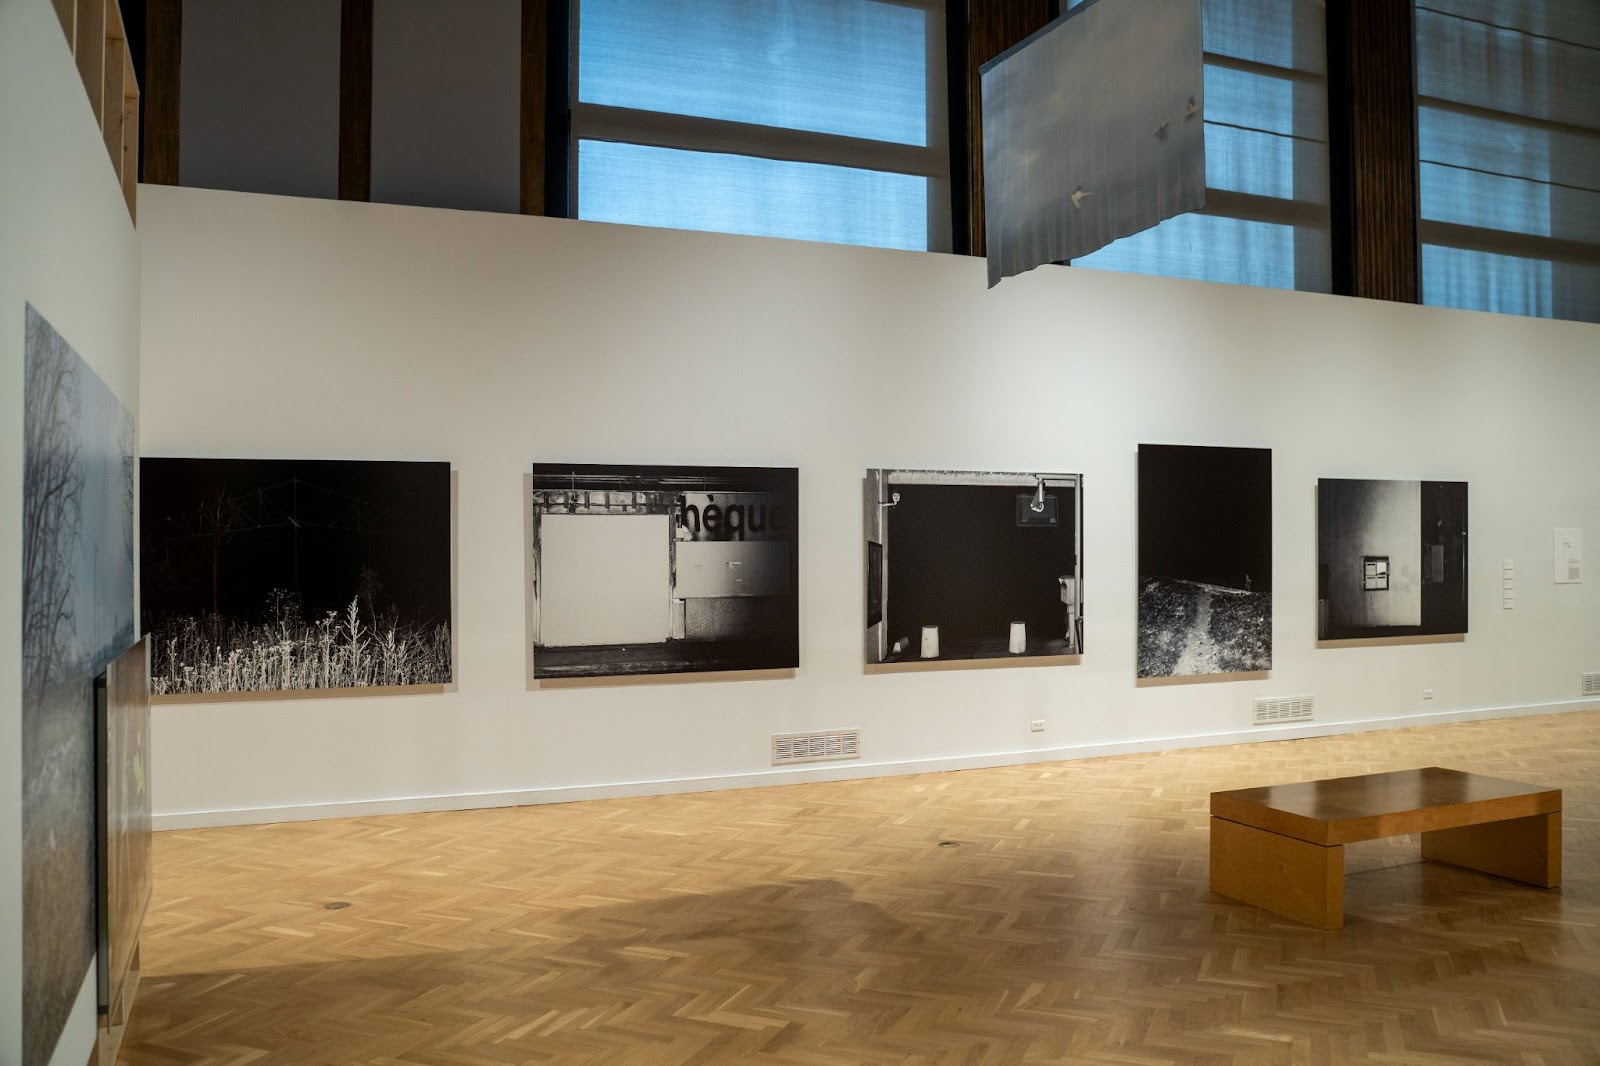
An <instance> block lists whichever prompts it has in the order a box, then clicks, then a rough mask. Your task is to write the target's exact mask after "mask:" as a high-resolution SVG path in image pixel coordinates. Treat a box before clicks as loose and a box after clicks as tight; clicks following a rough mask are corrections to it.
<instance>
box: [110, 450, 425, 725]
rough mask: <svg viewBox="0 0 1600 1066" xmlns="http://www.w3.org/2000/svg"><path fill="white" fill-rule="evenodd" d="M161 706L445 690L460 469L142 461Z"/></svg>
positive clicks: (145, 559)
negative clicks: (171, 699)
mask: <svg viewBox="0 0 1600 1066" xmlns="http://www.w3.org/2000/svg"><path fill="white" fill-rule="evenodd" d="M139 470H140V479H141V482H140V492H141V496H140V500H141V509H140V521H139V530H140V552H139V555H140V568H141V569H140V574H141V578H142V581H143V584H142V590H143V596H142V599H141V607H142V610H141V614H142V617H143V620H144V627H145V631H146V632H147V633H148V634H149V635H150V672H151V676H150V682H151V691H152V692H153V693H154V694H155V695H158V696H170V695H186V694H195V693H282V692H297V691H307V690H319V689H339V690H343V689H351V690H358V689H368V688H390V687H407V686H436V685H445V684H448V683H449V682H450V681H451V678H452V676H453V660H452V644H451V547H450V507H451V504H450V464H449V463H409V462H364V461H345V460H334V459H145V460H144V461H143V462H142V463H141V464H140V467H139Z"/></svg>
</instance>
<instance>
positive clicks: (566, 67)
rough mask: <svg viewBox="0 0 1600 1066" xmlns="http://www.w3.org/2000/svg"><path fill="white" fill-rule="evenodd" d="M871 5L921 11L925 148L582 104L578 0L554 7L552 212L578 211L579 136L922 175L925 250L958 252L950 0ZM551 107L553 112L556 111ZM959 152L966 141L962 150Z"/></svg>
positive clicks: (576, 215) (905, 0)
mask: <svg viewBox="0 0 1600 1066" xmlns="http://www.w3.org/2000/svg"><path fill="white" fill-rule="evenodd" d="M870 2H872V3H881V4H890V5H893V6H896V7H907V8H914V9H917V10H920V11H923V12H925V13H926V15H927V20H926V21H927V39H926V42H925V53H926V55H927V62H928V67H927V71H926V81H925V84H926V86H927V90H926V91H927V137H926V140H927V144H926V145H908V144H901V143H898V142H893V141H876V140H871V139H868V138H861V137H849V136H842V135H839V134H832V133H818V132H815V131H810V130H792V129H785V128H783V127H779V126H767V125H762V124H760V123H749V122H736V121H731V120H727V119H714V118H702V117H700V116H696V115H684V114H679V113H675V112H663V111H649V110H644V109H639V108H629V107H618V106H614V105H610V104H594V103H585V102H584V101H583V100H582V99H580V98H579V95H578V85H579V75H580V71H579V69H578V56H579V48H578V36H579V33H580V32H581V7H582V0H566V2H564V3H557V4H553V5H552V8H553V9H557V10H559V11H560V16H559V17H561V18H563V19H564V25H560V26H552V27H551V28H552V31H554V32H552V33H551V34H550V43H551V45H552V49H551V50H552V52H553V53H554V54H553V55H552V56H551V62H550V68H551V69H550V75H549V83H550V85H549V87H550V90H551V91H550V94H549V95H550V110H551V111H552V112H553V114H552V115H551V116H550V121H551V123H552V124H551V125H550V129H551V131H552V133H553V134H555V133H559V135H558V136H552V137H551V139H550V148H552V149H557V148H558V146H559V148H558V151H559V158H554V157H555V156H556V155H557V152H555V151H552V152H549V153H547V161H548V162H547V166H549V171H548V172H549V173H552V174H557V173H558V174H561V175H562V178H563V180H562V181H560V182H551V183H548V184H549V186H552V187H554V186H560V187H561V188H560V189H559V190H557V189H555V188H551V193H552V194H553V195H551V196H550V202H549V203H547V208H549V213H551V214H559V215H563V216H565V217H568V218H579V217H581V215H580V211H581V195H582V194H581V190H580V189H579V187H578V144H579V142H580V141H609V142H613V143H621V144H633V145H642V146H645V147H653V148H670V149H678V150H682V151H689V152H700V153H711V154H725V155H738V156H746V157H751V158H756V159H772V160H780V161H788V162H796V163H819V164H823V165H828V166H838V167H847V168H850V169H855V170H864V171H868V172H877V173H890V174H905V175H911V176H914V177H921V178H926V179H927V182H928V200H927V214H928V222H927V237H928V240H927V246H926V248H925V249H923V250H925V251H929V252H950V251H953V250H955V239H956V237H955V225H954V216H955V210H954V206H955V205H954V203H953V201H955V200H956V199H957V197H956V196H955V195H954V181H953V175H954V174H955V173H956V168H955V166H954V148H953V145H954V143H955V141H956V138H955V136H954V135H953V133H952V122H951V115H952V113H953V111H954V110H955V109H954V108H952V107H951V105H950V86H951V85H952V84H953V79H952V78H951V76H950V73H949V72H950V70H951V68H952V66H953V64H952V59H954V58H956V57H955V56H953V55H952V49H951V44H952V41H953V35H952V34H951V33H950V27H949V26H948V25H947V23H948V21H949V17H948V13H947V9H948V6H949V5H950V4H952V3H954V0H870ZM556 112H558V114H555V113H556ZM962 147H963V148H964V145H963V146H962Z"/></svg>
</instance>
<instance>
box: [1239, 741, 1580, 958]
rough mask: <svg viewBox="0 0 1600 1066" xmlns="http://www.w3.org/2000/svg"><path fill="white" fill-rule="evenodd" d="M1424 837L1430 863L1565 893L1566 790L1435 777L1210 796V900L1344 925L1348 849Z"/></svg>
mask: <svg viewBox="0 0 1600 1066" xmlns="http://www.w3.org/2000/svg"><path fill="white" fill-rule="evenodd" d="M1407 833H1421V834H1422V857H1423V858H1425V859H1436V860H1438V861H1440V862H1448V863H1453V864H1455V865H1457V866H1466V867H1470V868H1471V869H1474V870H1482V871H1484V872H1485V873H1491V874H1497V875H1498V876H1500V877H1509V878H1511V879H1512V880H1514V881H1525V882H1527V883H1528V884H1532V885H1540V886H1543V887H1545V888H1554V887H1556V886H1557V885H1559V884H1560V883H1561V790H1560V789H1559V788H1540V787H1538V786H1537V785H1525V784H1521V783H1519V782H1516V781H1506V780H1503V779H1501V778H1498V777H1484V776H1482V775H1481V774H1466V773H1462V772H1461V771H1459V770H1446V769H1443V768H1442V767H1438V766H1428V767H1424V768H1423V769H1421V770H1398V771H1395V772H1394V773H1387V774H1363V775H1361V776H1360V777H1336V778H1333V779H1331V780H1327V781H1304V782H1301V783H1298V784H1293V785H1270V786H1268V787H1266V788H1241V789H1237V790H1235V791H1232V792H1213V793H1212V794H1211V891H1213V892H1216V893H1218V894H1219V895H1223V896H1231V897H1232V898H1234V899H1237V900H1243V901H1244V902H1246V903H1252V904H1254V905H1255V906H1257V907H1261V908H1262V909H1264V910H1269V911H1272V912H1273V913H1274V914H1281V915H1284V916H1285V917H1288V918H1293V919H1295V920H1297V921H1301V922H1305V923H1306V924H1307V925H1314V926H1316V927H1317V928H1319V929H1338V928H1339V927H1341V926H1342V925H1344V845H1346V844H1349V843H1353V842H1355V841H1359V840H1377V839H1379V838H1382V837H1392V836H1401V835H1404V834H1407Z"/></svg>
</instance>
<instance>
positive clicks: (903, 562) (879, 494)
mask: <svg viewBox="0 0 1600 1066" xmlns="http://www.w3.org/2000/svg"><path fill="white" fill-rule="evenodd" d="M864 502H865V505H866V514H865V529H866V535H867V552H866V558H867V574H866V582H867V590H866V603H867V619H866V622H867V641H866V656H867V662H868V663H869V664H881V663H898V662H911V661H924V660H931V661H950V660H959V659H995V660H1003V661H1015V660H1018V659H1036V658H1043V657H1049V656H1061V655H1076V654H1079V653H1081V652H1082V651H1083V552H1082V550H1081V544H1082V532H1083V479H1082V478H1081V477H1080V476H1079V475H1078V474H1061V473H1000V472H981V471H960V470H882V469H879V470H869V471H867V478H866V497H865V501H864ZM996 665H1003V662H997V663H996Z"/></svg>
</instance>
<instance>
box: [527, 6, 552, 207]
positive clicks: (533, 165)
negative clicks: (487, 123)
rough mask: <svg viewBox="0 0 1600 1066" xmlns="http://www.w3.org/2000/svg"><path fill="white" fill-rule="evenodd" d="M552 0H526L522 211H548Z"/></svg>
mask: <svg viewBox="0 0 1600 1066" xmlns="http://www.w3.org/2000/svg"><path fill="white" fill-rule="evenodd" d="M549 8H550V3H549V0H522V135H521V146H522V147H521V153H522V213H523V214H525V215H542V214H544V204H545V153H546V151H547V145H546V142H545V99H546V93H545V81H546V79H547V78H548V77H549V68H550V64H549V51H550V11H549Z"/></svg>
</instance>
